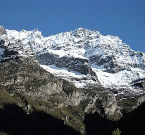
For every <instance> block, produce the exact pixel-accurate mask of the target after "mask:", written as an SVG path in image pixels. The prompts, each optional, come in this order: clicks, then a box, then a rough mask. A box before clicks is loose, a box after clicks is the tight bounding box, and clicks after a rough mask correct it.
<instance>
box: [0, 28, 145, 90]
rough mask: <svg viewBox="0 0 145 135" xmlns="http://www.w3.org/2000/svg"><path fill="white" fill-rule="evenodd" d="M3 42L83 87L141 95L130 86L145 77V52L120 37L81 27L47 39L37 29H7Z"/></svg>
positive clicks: (52, 71) (53, 72) (20, 53)
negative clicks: (130, 46)
mask: <svg viewBox="0 0 145 135" xmlns="http://www.w3.org/2000/svg"><path fill="white" fill-rule="evenodd" d="M1 39H3V40H4V41H5V46H7V47H8V48H9V49H12V50H15V51H18V53H19V55H23V56H35V57H36V58H37V60H38V61H39V63H40V64H41V66H42V67H43V68H44V69H46V70H48V71H49V72H51V73H52V74H54V75H56V76H58V77H60V78H63V79H66V80H68V81H70V82H73V83H74V84H75V85H76V86H77V87H79V88H84V87H87V88H89V87H95V86H98V85H99V84H100V83H101V85H102V86H104V87H106V88H110V89H113V90H114V89H115V90H119V89H123V90H124V91H129V92H132V93H138V92H139V93H140V92H141V89H140V88H134V87H132V86H131V85H130V83H131V82H132V81H133V80H135V79H138V78H144V77H145V53H142V52H136V51H134V50H132V49H130V48H129V46H128V45H126V44H125V43H123V42H122V40H121V39H119V37H117V36H111V35H107V36H104V35H102V34H101V33H100V32H98V31H91V30H88V29H84V28H78V29H76V30H74V31H70V32H64V33H60V34H57V35H52V36H49V37H44V36H42V34H41V32H40V31H38V30H37V29H36V30H33V31H26V30H22V31H20V32H19V31H15V30H5V33H3V34H1ZM124 91H123V92H124ZM123 92H122V91H121V92H120V93H123Z"/></svg>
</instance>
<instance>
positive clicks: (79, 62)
mask: <svg viewBox="0 0 145 135" xmlns="http://www.w3.org/2000/svg"><path fill="white" fill-rule="evenodd" d="M37 59H38V61H39V63H40V64H42V65H56V66H57V67H59V68H67V69H69V70H72V71H76V72H79V73H81V74H85V75H87V74H90V75H92V76H96V74H95V73H94V72H93V71H92V69H91V67H89V64H88V60H87V59H79V58H73V57H61V58H60V57H58V56H57V55H53V54H49V53H45V54H41V55H39V56H37Z"/></svg>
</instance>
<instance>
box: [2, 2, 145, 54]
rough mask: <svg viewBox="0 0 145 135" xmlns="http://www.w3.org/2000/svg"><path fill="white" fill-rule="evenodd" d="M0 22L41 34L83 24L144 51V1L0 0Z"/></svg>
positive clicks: (61, 30) (7, 25)
mask: <svg viewBox="0 0 145 135" xmlns="http://www.w3.org/2000/svg"><path fill="white" fill-rule="evenodd" d="M0 5H1V6H0V25H3V26H4V27H5V28H7V29H16V30H22V29H26V30H32V29H35V28H38V29H39V30H40V31H42V34H43V35H44V36H48V35H52V34H57V33H59V32H65V31H70V30H74V29H76V28H78V27H84V28H88V29H91V30H98V31H100V32H101V33H102V34H104V35H107V34H110V35H117V36H119V37H120V38H121V39H122V40H123V42H125V43H127V44H129V45H130V46H131V48H132V49H134V50H137V51H142V52H145V0H0Z"/></svg>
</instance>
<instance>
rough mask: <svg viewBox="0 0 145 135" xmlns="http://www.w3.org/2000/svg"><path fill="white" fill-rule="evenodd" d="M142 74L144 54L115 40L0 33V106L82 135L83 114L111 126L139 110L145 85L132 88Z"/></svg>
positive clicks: (83, 34) (82, 33) (92, 34)
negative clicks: (44, 116) (52, 120)
mask: <svg viewBox="0 0 145 135" xmlns="http://www.w3.org/2000/svg"><path fill="white" fill-rule="evenodd" d="M144 73H145V54H144V53H140V52H135V51H133V50H131V49H130V48H129V47H128V46H127V45H126V44H124V43H122V41H121V40H120V39H119V38H118V37H114V36H103V35H101V34H100V33H99V32H97V31H90V30H87V29H83V28H79V29H77V30H75V31H71V32H66V33H60V34H58V35H54V36H50V37H43V36H42V35H41V33H40V32H39V31H38V30H34V31H25V30H23V31H21V32H18V31H13V30H5V29H4V28H3V27H0V76H1V78H0V89H1V94H0V96H1V97H2V98H0V105H3V104H5V103H14V104H17V105H18V106H19V107H21V108H22V109H23V110H24V111H25V112H26V113H27V114H31V113H32V112H33V111H34V110H39V111H44V112H46V113H48V114H50V115H52V116H54V117H57V118H59V119H62V120H63V121H64V123H65V124H67V125H69V126H71V127H73V128H74V129H75V130H77V131H79V132H80V133H81V134H86V130H85V125H84V118H85V115H86V114H91V113H97V114H99V115H100V116H102V117H104V118H106V119H110V120H113V121H114V120H119V119H120V118H121V117H123V115H124V112H131V111H132V110H134V109H135V108H137V107H138V106H139V105H140V104H142V103H143V102H144V101H145V96H144V87H145V86H144V79H143V80H142V79H141V80H142V81H141V82H140V83H141V85H140V86H139V85H136V83H137V84H138V82H139V81H140V78H143V76H144V75H145V74H144ZM136 79H139V80H138V81H137V80H136ZM3 93H4V94H3ZM7 97H9V98H10V99H9V98H8V99H7Z"/></svg>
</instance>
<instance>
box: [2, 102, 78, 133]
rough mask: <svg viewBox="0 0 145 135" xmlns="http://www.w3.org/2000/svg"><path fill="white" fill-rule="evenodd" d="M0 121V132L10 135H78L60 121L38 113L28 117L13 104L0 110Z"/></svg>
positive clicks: (43, 113) (35, 112)
mask: <svg viewBox="0 0 145 135" xmlns="http://www.w3.org/2000/svg"><path fill="white" fill-rule="evenodd" d="M0 120H1V122H0V130H1V131H3V132H6V133H8V134H10V135H28V134H29V135H40V134H47V135H48V134H50V135H59V134H62V135H80V133H78V132H77V131H75V130H74V129H73V128H71V127H69V126H67V125H65V124H64V122H63V121H62V120H60V119H57V118H55V117H52V116H50V115H49V114H47V113H45V112H40V111H34V112H33V113H31V114H29V115H28V114H26V112H25V111H24V110H23V109H22V108H21V107H19V106H17V105H15V104H6V105H4V108H3V109H0Z"/></svg>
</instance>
